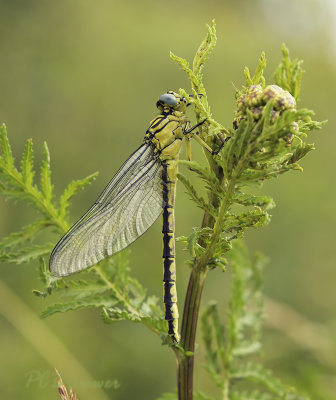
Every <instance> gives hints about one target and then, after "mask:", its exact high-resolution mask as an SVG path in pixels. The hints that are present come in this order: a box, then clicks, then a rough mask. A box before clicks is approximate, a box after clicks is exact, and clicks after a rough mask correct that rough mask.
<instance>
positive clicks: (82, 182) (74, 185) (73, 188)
mask: <svg viewBox="0 0 336 400" xmlns="http://www.w3.org/2000/svg"><path fill="white" fill-rule="evenodd" d="M97 175H98V172H95V173H94V174H91V175H89V176H87V177H86V178H83V179H79V180H76V181H72V182H71V183H69V185H68V186H67V187H66V188H65V190H64V192H63V194H62V195H61V197H60V201H59V215H60V218H65V217H66V216H67V211H68V208H69V206H70V204H71V203H70V200H71V198H72V197H73V196H74V195H75V194H76V193H77V192H79V191H80V190H81V189H84V187H85V186H87V185H89V184H90V183H92V182H93V181H94V180H95V179H96V177H97Z"/></svg>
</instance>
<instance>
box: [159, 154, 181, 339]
mask: <svg viewBox="0 0 336 400" xmlns="http://www.w3.org/2000/svg"><path fill="white" fill-rule="evenodd" d="M176 174H177V161H176V160H165V161H163V162H162V173H161V180H162V182H161V184H162V208H163V214H162V218H163V227H162V234H163V253H162V259H163V299H164V300H163V302H164V306H165V319H166V321H167V323H168V334H169V335H170V336H171V337H172V339H173V340H174V341H176V342H177V341H178V308H177V292H176V266H175V216H174V206H175V188H176Z"/></svg>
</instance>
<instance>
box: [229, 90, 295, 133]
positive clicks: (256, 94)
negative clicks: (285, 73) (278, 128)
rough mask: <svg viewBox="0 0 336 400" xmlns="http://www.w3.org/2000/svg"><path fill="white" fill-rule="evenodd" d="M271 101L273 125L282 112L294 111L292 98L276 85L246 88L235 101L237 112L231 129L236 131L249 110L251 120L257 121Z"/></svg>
mask: <svg viewBox="0 0 336 400" xmlns="http://www.w3.org/2000/svg"><path fill="white" fill-rule="evenodd" d="M270 100H273V102H274V103H273V109H272V112H271V123H274V122H275V120H276V119H277V118H279V116H280V114H281V113H282V112H283V111H284V110H288V109H294V108H295V106H296V102H295V99H294V97H293V96H292V95H291V94H290V93H289V92H288V91H287V90H284V89H282V88H281V87H280V86H277V85H268V86H266V87H265V88H264V89H263V88H262V87H261V85H252V86H250V87H249V88H248V90H247V93H246V94H243V95H241V96H240V97H238V99H237V105H238V110H237V112H236V115H235V118H234V120H233V127H234V129H237V128H238V126H239V123H240V122H241V121H242V120H243V119H246V117H247V112H246V110H249V111H250V112H251V113H252V116H253V119H254V120H255V121H258V120H259V119H260V118H261V116H262V112H263V109H264V107H265V105H266V104H267V103H268V102H269V101H270Z"/></svg>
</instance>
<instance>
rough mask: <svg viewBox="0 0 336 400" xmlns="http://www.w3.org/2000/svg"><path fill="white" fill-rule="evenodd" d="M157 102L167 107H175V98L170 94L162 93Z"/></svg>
mask: <svg viewBox="0 0 336 400" xmlns="http://www.w3.org/2000/svg"><path fill="white" fill-rule="evenodd" d="M159 102H160V103H163V104H165V105H168V106H177V104H178V101H177V98H176V97H175V96H174V95H173V94H170V93H164V94H162V95H161V96H160V97H159Z"/></svg>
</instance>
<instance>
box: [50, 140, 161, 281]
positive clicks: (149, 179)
mask: <svg viewBox="0 0 336 400" xmlns="http://www.w3.org/2000/svg"><path fill="white" fill-rule="evenodd" d="M161 212H162V189H161V162H160V161H159V160H158V159H156V158H155V157H154V150H153V148H152V147H151V146H149V145H146V144H144V145H142V146H141V147H140V148H139V149H138V150H136V151H135V152H134V153H133V154H132V155H131V156H130V157H129V158H128V159H127V161H126V162H125V163H124V164H123V165H122V167H121V168H120V169H119V171H118V172H117V174H116V175H115V176H114V177H113V178H112V180H111V181H110V182H109V184H108V185H107V186H106V188H105V189H104V191H103V193H102V194H101V195H100V196H99V198H98V199H97V201H96V202H95V203H94V204H93V206H92V207H91V208H90V209H89V210H88V211H87V213H86V214H84V216H83V217H82V218H81V219H80V220H79V221H78V222H77V223H76V224H75V225H74V226H73V227H72V228H71V229H70V230H69V231H68V233H67V234H66V235H65V236H64V237H63V238H62V239H61V240H60V241H59V242H58V244H57V245H56V247H55V248H54V250H53V252H52V254H51V257H50V262H49V266H50V270H51V272H52V273H53V275H56V276H66V275H70V274H72V273H74V272H77V271H81V270H83V269H86V268H88V267H90V266H92V265H94V264H97V263H98V262H99V261H101V260H103V259H104V258H106V257H108V256H111V255H112V254H115V253H117V252H118V251H120V250H122V249H124V248H125V247H127V246H128V245H129V244H131V243H132V242H134V240H136V239H137V238H138V237H139V236H141V235H142V234H143V233H144V232H145V231H146V230H147V229H148V228H149V227H150V226H151V225H152V224H153V223H154V221H155V220H156V219H157V218H158V216H159V215H160V214H161Z"/></svg>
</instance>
